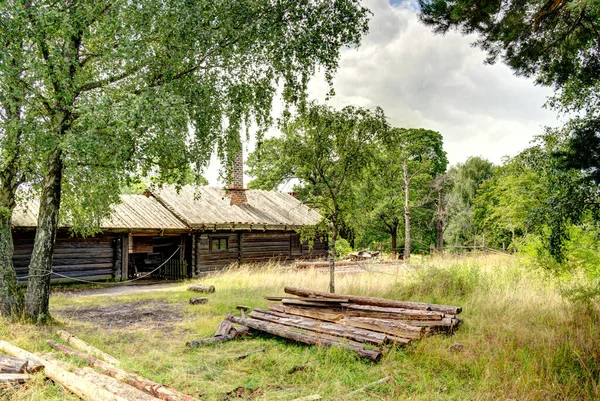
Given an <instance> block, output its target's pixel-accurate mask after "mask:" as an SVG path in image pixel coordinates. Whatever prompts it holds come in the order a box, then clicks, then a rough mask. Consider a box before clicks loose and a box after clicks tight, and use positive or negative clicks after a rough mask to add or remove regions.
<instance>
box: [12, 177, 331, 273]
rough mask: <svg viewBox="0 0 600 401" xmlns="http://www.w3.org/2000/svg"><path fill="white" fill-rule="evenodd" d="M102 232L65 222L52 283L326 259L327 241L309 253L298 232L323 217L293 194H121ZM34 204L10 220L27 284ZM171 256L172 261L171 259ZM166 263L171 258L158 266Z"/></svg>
mask: <svg viewBox="0 0 600 401" xmlns="http://www.w3.org/2000/svg"><path fill="white" fill-rule="evenodd" d="M121 200H122V202H121V203H120V204H119V205H116V206H115V208H114V211H113V213H112V215H111V217H110V218H109V219H107V220H106V221H103V222H102V224H101V229H102V232H101V233H100V234H97V235H95V236H92V237H88V238H82V237H77V236H73V235H72V234H71V231H70V228H69V225H68V224H62V225H61V228H60V230H59V232H58V235H57V240H56V245H55V254H54V259H53V267H52V270H53V272H54V273H53V274H52V281H53V282H59V281H60V282H70V281H74V280H73V279H82V280H86V281H104V280H117V281H125V280H127V279H131V278H134V277H140V276H142V275H146V274H148V273H149V272H153V274H152V276H153V277H156V278H165V279H181V278H185V277H195V276H202V275H205V274H207V273H210V272H214V271H218V270H221V269H223V268H226V267H228V266H230V265H231V264H234V263H254V262H266V261H269V260H279V261H286V260H293V259H298V258H303V259H305V258H315V257H322V256H324V255H325V253H326V248H327V246H326V243H325V242H322V241H316V242H315V243H314V246H313V247H312V248H310V249H309V246H308V244H307V243H300V236H299V234H297V232H296V230H297V229H299V228H301V227H303V226H306V225H311V224H316V223H317V222H318V221H320V219H321V216H320V215H319V214H318V213H317V212H315V211H314V210H311V209H310V208H308V207H306V206H305V205H303V204H302V203H300V202H299V201H298V200H297V199H295V198H294V197H292V196H290V195H288V194H284V193H280V192H273V191H258V190H246V189H240V188H235V187H232V188H230V189H229V190H225V189H222V188H214V187H201V188H193V187H183V188H182V189H181V190H180V191H177V190H176V189H175V188H174V187H172V186H167V187H164V188H162V189H160V190H157V191H146V193H145V195H124V196H122V198H121ZM36 224H37V205H36V204H35V202H30V203H29V204H27V205H25V206H20V207H18V208H17V209H16V210H15V213H14V215H13V220H12V225H13V238H14V244H15V253H14V258H13V260H14V264H15V270H16V272H17V276H18V277H19V278H20V279H21V280H24V279H26V276H27V273H28V266H29V259H30V257H31V252H32V249H33V240H34V236H35V227H36ZM171 256H172V258H171V259H169V257H171ZM167 259H169V261H168V262H167V263H166V264H165V265H164V266H162V267H161V268H160V269H158V270H157V271H154V270H156V268H157V267H159V266H161V265H162V264H163V263H164V262H165V261H166V260H167Z"/></svg>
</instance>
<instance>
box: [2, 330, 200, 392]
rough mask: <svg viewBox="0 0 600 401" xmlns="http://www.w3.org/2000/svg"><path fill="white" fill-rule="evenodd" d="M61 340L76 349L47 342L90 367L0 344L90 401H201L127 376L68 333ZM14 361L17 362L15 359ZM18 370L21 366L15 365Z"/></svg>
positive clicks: (114, 361) (113, 361)
mask: <svg viewBox="0 0 600 401" xmlns="http://www.w3.org/2000/svg"><path fill="white" fill-rule="evenodd" d="M58 336H59V337H60V338H61V339H62V340H64V341H65V342H67V343H69V344H70V345H72V346H73V347H75V348H77V349H74V348H71V347H69V346H67V345H64V344H61V343H58V342H56V341H53V340H47V341H46V342H47V343H48V345H50V346H51V347H52V348H54V349H55V350H57V351H59V352H60V353H62V354H64V355H66V356H68V357H71V358H77V359H79V360H81V361H85V362H86V363H87V364H88V365H89V367H87V366H84V367H78V366H75V365H72V364H70V363H68V362H66V361H64V360H61V359H58V358H56V357H55V356H53V355H51V354H35V355H34V354H31V353H29V352H27V351H25V350H23V349H21V348H19V347H16V346H14V345H13V344H11V343H9V342H7V341H3V340H0V350H1V351H3V352H5V353H7V354H9V355H13V356H14V357H16V358H20V359H22V360H26V361H27V364H26V365H25V366H31V367H32V369H33V368H34V367H35V369H37V370H39V369H43V370H44V374H45V375H46V377H48V378H49V379H50V380H53V381H54V382H56V383H59V384H61V385H62V386H64V387H65V388H67V389H68V390H69V391H71V392H72V393H74V394H76V395H78V396H79V397H80V398H82V399H83V400H87V401H160V400H163V401H199V400H198V399H197V398H195V397H192V396H190V395H187V394H183V393H180V392H178V391H177V390H175V389H172V388H169V387H167V386H164V385H162V384H160V383H156V382H154V381H151V380H149V379H147V378H145V377H142V376H140V375H137V374H135V373H132V372H128V371H126V370H124V369H122V368H120V367H119V361H118V360H117V359H115V358H113V357H112V356H110V355H108V354H106V353H104V352H102V351H101V350H99V349H97V348H95V347H93V346H91V345H89V344H87V343H86V342H84V341H82V340H80V339H78V338H77V337H75V336H73V335H72V334H69V333H67V332H65V331H60V330H59V331H58ZM12 359H15V358H12ZM15 366H18V363H17V364H16V365H15Z"/></svg>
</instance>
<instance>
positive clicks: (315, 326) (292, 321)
mask: <svg viewBox="0 0 600 401" xmlns="http://www.w3.org/2000/svg"><path fill="white" fill-rule="evenodd" d="M250 317H251V318H253V319H259V320H264V321H267V322H272V323H278V324H282V325H284V326H292V327H299V328H302V329H306V330H309V331H314V332H317V333H323V334H329V335H332V336H336V337H342V338H348V339H350V340H353V341H356V342H361V343H362V342H367V343H370V344H375V345H382V344H383V343H385V341H386V335H385V334H383V333H376V332H373V331H368V330H364V329H359V328H354V327H350V326H344V325H341V324H336V323H331V322H324V321H321V320H315V319H310V318H306V317H301V316H294V315H287V314H285V313H280V312H275V311H264V310H262V309H254V310H253V311H252V312H251V313H250Z"/></svg>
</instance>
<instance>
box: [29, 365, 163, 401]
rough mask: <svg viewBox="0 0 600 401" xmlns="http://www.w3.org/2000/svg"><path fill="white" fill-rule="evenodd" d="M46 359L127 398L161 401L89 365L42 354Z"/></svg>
mask: <svg viewBox="0 0 600 401" xmlns="http://www.w3.org/2000/svg"><path fill="white" fill-rule="evenodd" d="M41 357H42V358H44V359H45V360H47V361H49V362H52V363H54V364H56V365H57V366H59V367H60V368H62V369H64V370H67V371H70V372H73V373H75V374H76V375H78V376H80V377H82V378H84V379H85V380H88V381H90V382H92V383H94V384H96V385H98V386H100V387H102V388H104V389H105V390H106V391H108V392H110V393H112V394H115V395H117V396H119V397H123V398H125V399H127V400H132V401H133V400H135V401H160V398H156V397H153V396H151V395H150V394H146V393H144V392H143V391H140V390H138V389H136V388H134V387H132V386H130V385H129V384H125V383H123V382H121V381H119V380H117V379H115V378H113V377H110V376H107V375H103V374H101V373H98V372H96V371H95V370H94V369H92V368H89V367H87V366H84V367H81V368H80V367H75V366H73V365H71V364H69V363H67V362H65V361H61V360H59V359H56V358H55V357H54V356H52V355H50V354H43V355H42V356H41Z"/></svg>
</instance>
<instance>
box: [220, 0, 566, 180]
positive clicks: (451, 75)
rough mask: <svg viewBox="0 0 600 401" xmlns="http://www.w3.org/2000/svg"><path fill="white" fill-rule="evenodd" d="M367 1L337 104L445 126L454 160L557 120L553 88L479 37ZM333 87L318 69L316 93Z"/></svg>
mask: <svg viewBox="0 0 600 401" xmlns="http://www.w3.org/2000/svg"><path fill="white" fill-rule="evenodd" d="M365 3H366V5H367V6H368V7H369V8H370V9H371V11H372V12H373V14H374V15H373V18H372V20H371V22H370V32H369V34H368V35H367V36H366V37H365V38H364V40H363V43H362V45H361V46H360V47H359V48H358V49H346V50H344V51H343V52H342V58H341V61H340V68H339V70H338V73H337V74H336V77H335V79H334V89H335V92H336V96H334V97H333V98H332V99H331V100H330V101H329V104H331V105H332V106H334V107H343V106H346V105H350V104H352V105H357V106H363V107H374V106H381V107H382V108H383V109H384V111H385V113H386V115H387V116H388V117H389V119H390V122H391V123H392V124H393V125H394V126H400V127H423V128H429V129H434V130H437V131H439V132H440V133H441V134H442V135H443V136H444V145H445V149H446V151H447V152H448V158H449V160H450V163H452V164H454V163H458V162H462V161H464V160H465V159H466V158H467V157H469V156H483V157H486V158H488V159H490V160H491V161H493V162H496V163H499V162H500V160H501V158H502V157H503V156H505V155H515V154H517V153H518V152H520V151H521V150H522V149H524V148H525V147H526V146H527V145H528V143H529V142H530V141H531V140H532V139H533V137H534V136H535V135H538V134H541V133H542V127H543V126H545V125H555V124H556V119H555V115H554V113H553V112H552V111H548V110H546V109H543V108H542V106H543V104H544V103H545V101H546V98H547V97H548V96H549V95H551V93H552V92H551V90H550V89H548V88H542V87H537V86H535V85H534V84H533V82H532V81H531V80H529V79H525V78H521V77H516V76H515V75H513V73H512V71H511V70H510V69H509V68H508V67H506V66H505V65H504V64H502V63H500V62H499V63H497V64H495V65H492V66H490V65H486V64H484V59H485V54H484V53H483V52H482V51H480V50H479V49H476V48H473V47H472V46H471V43H472V42H473V40H474V37H464V36H461V35H460V34H457V33H448V34H447V35H445V36H441V35H436V34H434V33H433V32H432V31H431V29H430V28H429V27H426V26H424V25H423V24H422V23H420V22H419V20H418V17H417V15H416V13H415V11H414V10H413V9H411V8H410V7H406V6H402V5H391V4H389V3H388V2H387V1H386V0H368V1H366V2H365ZM327 91H328V88H327V86H326V84H325V81H324V79H323V77H322V75H317V76H316V77H315V78H314V79H313V80H312V81H311V84H310V95H311V97H312V98H313V99H316V100H318V101H320V102H324V101H325V97H326V93H327ZM252 147H253V146H252V144H249V148H250V149H252ZM214 169H215V168H214V166H211V170H214ZM211 175H212V176H215V175H214V174H209V176H211ZM210 181H211V183H213V184H214V183H216V181H214V180H213V179H212V177H211V178H210Z"/></svg>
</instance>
